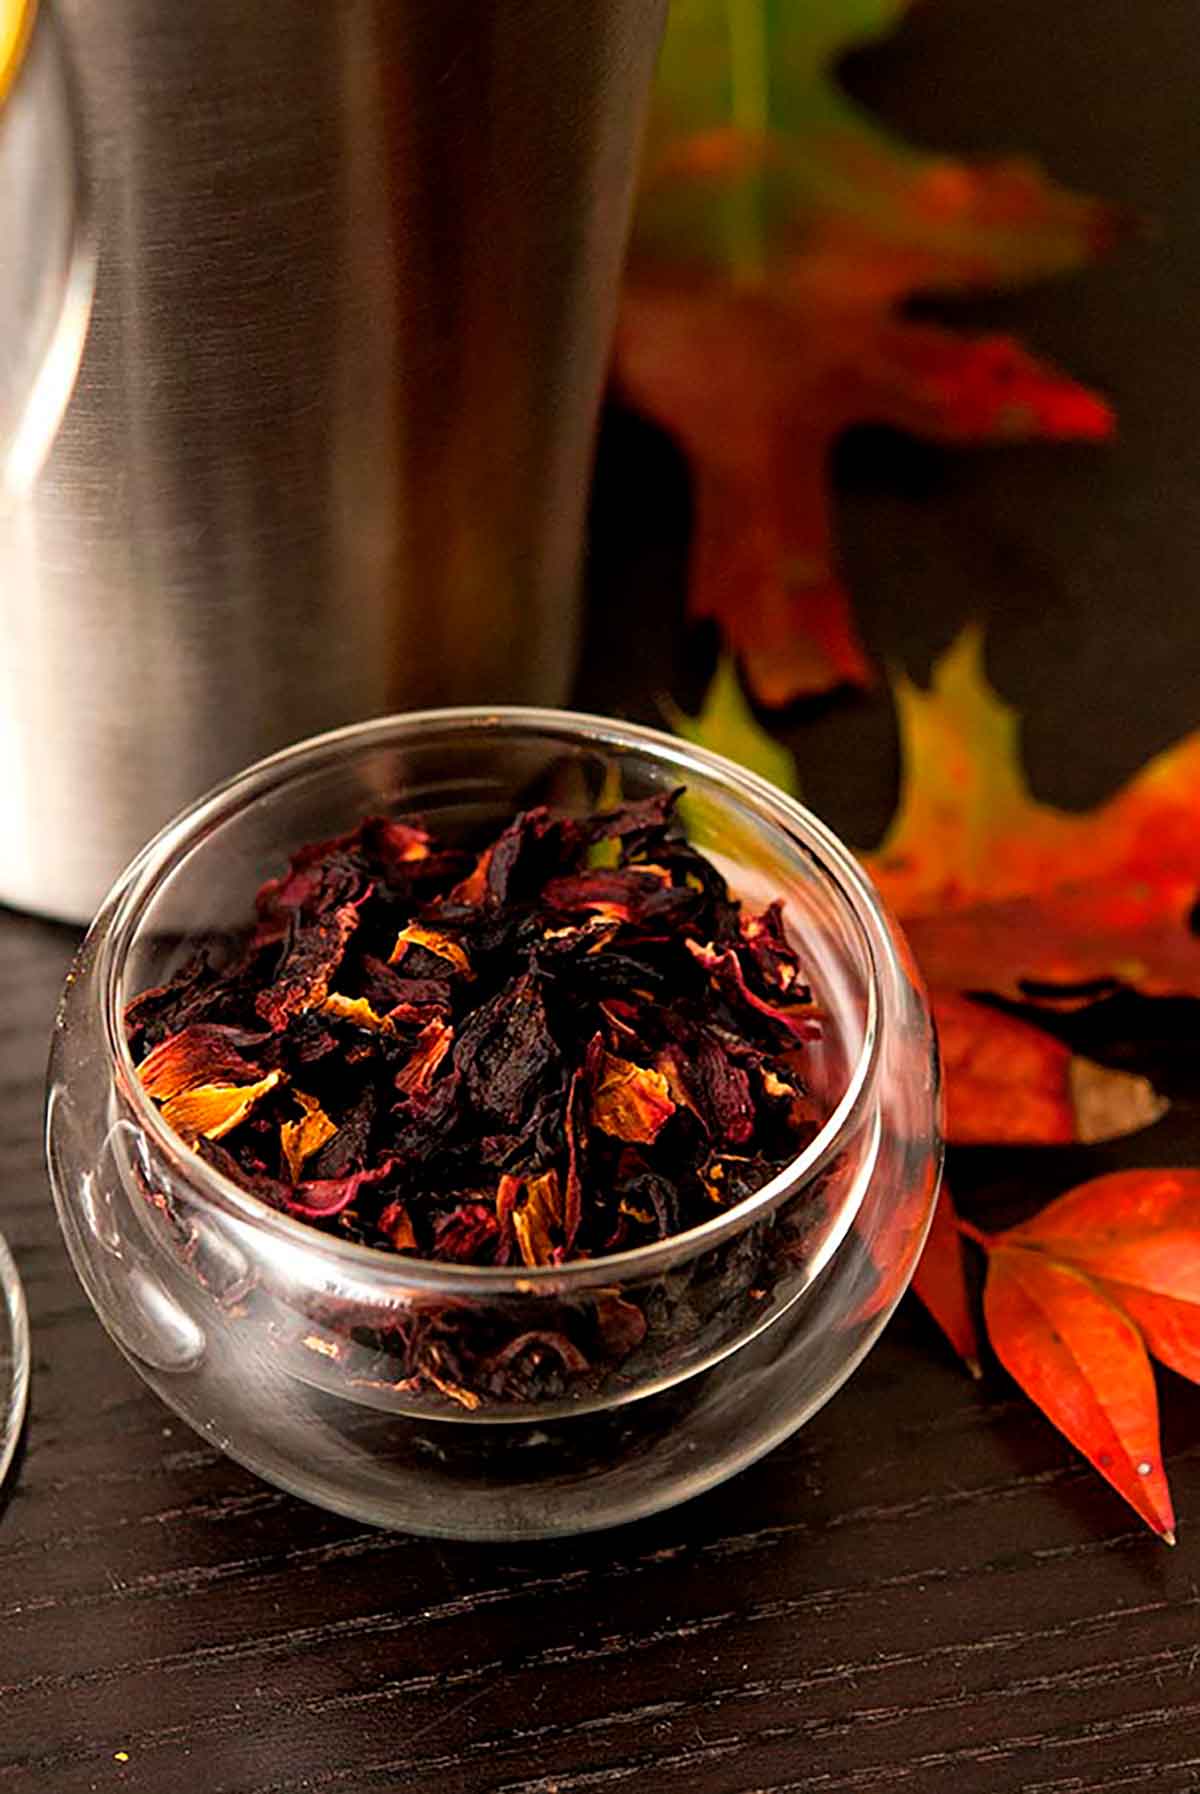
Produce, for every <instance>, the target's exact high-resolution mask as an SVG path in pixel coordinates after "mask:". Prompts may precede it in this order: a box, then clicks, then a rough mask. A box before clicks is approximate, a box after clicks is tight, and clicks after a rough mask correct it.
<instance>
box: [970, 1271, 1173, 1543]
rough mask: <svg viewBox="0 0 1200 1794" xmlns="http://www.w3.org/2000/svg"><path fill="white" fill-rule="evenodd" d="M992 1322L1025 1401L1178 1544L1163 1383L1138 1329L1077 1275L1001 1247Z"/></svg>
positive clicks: (990, 1301) (987, 1308) (988, 1294)
mask: <svg viewBox="0 0 1200 1794" xmlns="http://www.w3.org/2000/svg"><path fill="white" fill-rule="evenodd" d="M984 1313H985V1315H986V1317H987V1326H988V1334H989V1336H990V1338H991V1341H992V1344H993V1346H994V1347H995V1350H996V1355H997V1357H998V1358H999V1359H1000V1362H1001V1363H1002V1364H1003V1365H1004V1367H1005V1369H1006V1370H1007V1371H1008V1372H1009V1373H1010V1375H1011V1376H1012V1377H1013V1378H1015V1380H1016V1381H1017V1382H1018V1383H1019V1384H1020V1385H1021V1387H1022V1389H1024V1391H1025V1393H1026V1395H1028V1396H1030V1397H1031V1399H1032V1400H1033V1401H1035V1402H1036V1403H1037V1405H1038V1407H1039V1408H1041V1410H1042V1412H1043V1413H1044V1414H1046V1415H1047V1417H1048V1418H1049V1419H1050V1420H1052V1421H1053V1422H1054V1424H1055V1426H1056V1427H1057V1428H1058V1429H1059V1431H1060V1432H1062V1433H1065V1435H1066V1437H1067V1438H1068V1439H1069V1440H1070V1441H1071V1443H1072V1445H1074V1446H1075V1447H1076V1448H1077V1450H1079V1451H1081V1452H1082V1453H1083V1455H1084V1456H1085V1457H1086V1458H1087V1459H1088V1460H1089V1462H1090V1463H1092V1464H1094V1465H1095V1467H1096V1469H1097V1470H1099V1472H1100V1474H1101V1475H1102V1476H1105V1477H1107V1478H1108V1481H1109V1482H1110V1483H1111V1484H1112V1486H1113V1487H1114V1489H1116V1490H1117V1492H1118V1493H1119V1494H1121V1495H1123V1496H1124V1497H1125V1499H1126V1501H1128V1502H1129V1504H1130V1506H1131V1507H1133V1508H1134V1510H1135V1511H1136V1512H1137V1513H1138V1514H1140V1515H1141V1517H1142V1519H1143V1520H1145V1522H1146V1524H1147V1525H1148V1526H1150V1527H1152V1528H1153V1530H1154V1531H1155V1532H1157V1533H1160V1534H1161V1535H1162V1537H1163V1538H1164V1539H1166V1540H1167V1542H1168V1544H1174V1543H1175V1515H1174V1512H1173V1510H1172V1507H1171V1494H1170V1490H1169V1489H1168V1487H1167V1479H1166V1472H1165V1471H1164V1469H1163V1465H1162V1457H1161V1451H1160V1447H1159V1442H1158V1397H1157V1394H1156V1392H1155V1388H1154V1373H1153V1371H1152V1370H1151V1368H1150V1360H1149V1358H1148V1357H1147V1356H1146V1348H1145V1345H1144V1344H1143V1342H1142V1336H1141V1334H1140V1333H1139V1332H1138V1329H1137V1327H1136V1326H1135V1325H1134V1323H1133V1322H1132V1321H1131V1320H1130V1319H1129V1317H1128V1316H1127V1315H1125V1314H1123V1313H1122V1311H1121V1309H1120V1308H1119V1307H1118V1305H1117V1304H1116V1303H1115V1302H1114V1301H1113V1300H1112V1299H1111V1298H1110V1297H1109V1296H1108V1295H1107V1294H1106V1293H1105V1291H1104V1290H1103V1289H1102V1288H1100V1287H1099V1286H1098V1285H1097V1284H1096V1283H1094V1282H1093V1281H1092V1280H1091V1279H1090V1278H1088V1277H1085V1276H1083V1275H1082V1274H1081V1273H1080V1272H1078V1271H1076V1270H1074V1269H1072V1268H1071V1267H1070V1266H1069V1265H1065V1264H1060V1263H1058V1262H1057V1261H1056V1260H1054V1259H1052V1258H1049V1257H1045V1256H1043V1255H1041V1254H1040V1253H1037V1252H1031V1251H1023V1250H1021V1249H1019V1248H1010V1247H1005V1246H1002V1245H997V1246H996V1247H995V1248H994V1249H993V1250H992V1252H991V1254H990V1258H989V1263H988V1279H987V1285H986V1288H985V1290H984Z"/></svg>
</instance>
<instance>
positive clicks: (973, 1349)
mask: <svg viewBox="0 0 1200 1794" xmlns="http://www.w3.org/2000/svg"><path fill="white" fill-rule="evenodd" d="M912 1289H913V1294H914V1295H915V1296H917V1297H918V1299H919V1300H920V1301H921V1302H922V1303H923V1304H924V1306H925V1307H926V1308H927V1309H928V1310H929V1312H930V1314H931V1315H932V1316H933V1318H934V1320H935V1321H936V1322H937V1324H938V1326H939V1327H940V1328H941V1330H942V1332H943V1333H944V1334H945V1335H946V1338H947V1339H948V1340H949V1341H950V1344H951V1345H952V1346H953V1347H954V1349H955V1351H956V1352H957V1353H958V1355H959V1357H960V1358H961V1359H962V1361H963V1363H964V1364H965V1365H966V1367H967V1369H968V1370H969V1371H970V1373H971V1375H972V1376H973V1377H978V1376H979V1375H980V1374H981V1373H980V1368H979V1335H978V1332H977V1329H976V1326H975V1316H974V1314H973V1312H972V1309H971V1302H970V1298H969V1296H968V1294H967V1282H966V1276H965V1274H964V1270H963V1251H962V1237H961V1235H960V1233H959V1228H958V1216H957V1215H956V1214H955V1211H954V1199H953V1197H952V1196H951V1194H950V1191H949V1188H948V1186H947V1185H946V1184H943V1185H942V1187H941V1189H940V1191H939V1192H938V1199H937V1206H936V1207H935V1209H934V1211H933V1220H932V1222H931V1223H930V1228H929V1234H928V1237H927V1238H926V1241H925V1250H924V1251H923V1252H922V1254H921V1259H920V1263H919V1264H918V1265H917V1268H916V1271H915V1272H914V1274H913V1280H912Z"/></svg>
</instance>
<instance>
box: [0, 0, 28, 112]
mask: <svg viewBox="0 0 1200 1794" xmlns="http://www.w3.org/2000/svg"><path fill="white" fill-rule="evenodd" d="M33 10H34V0H0V102H3V99H4V96H5V94H6V93H7V92H8V90H9V88H10V87H11V86H12V83H13V79H14V77H15V75H16V72H17V70H18V69H19V68H20V66H21V57H22V56H23V55H24V53H25V45H26V43H27V42H28V39H29V33H30V31H31V30H32V28H33Z"/></svg>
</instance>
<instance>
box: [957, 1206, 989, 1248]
mask: <svg viewBox="0 0 1200 1794" xmlns="http://www.w3.org/2000/svg"><path fill="white" fill-rule="evenodd" d="M955 1225H956V1226H957V1228H958V1231H959V1232H960V1233H961V1234H963V1235H964V1237H965V1238H966V1239H968V1240H974V1242H975V1244H976V1245H977V1246H982V1247H983V1249H984V1251H985V1252H990V1251H991V1249H992V1245H993V1243H994V1242H993V1240H992V1236H991V1234H990V1233H984V1231H983V1229H982V1228H981V1227H976V1225H975V1223H974V1222H973V1221H967V1220H964V1218H963V1216H962V1215H957V1216H956V1217H955Z"/></svg>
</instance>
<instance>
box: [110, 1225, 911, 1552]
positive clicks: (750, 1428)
mask: <svg viewBox="0 0 1200 1794" xmlns="http://www.w3.org/2000/svg"><path fill="white" fill-rule="evenodd" d="M920 1237H921V1235H920V1233H919V1232H917V1233H914V1234H913V1235H912V1236H911V1238H910V1240H909V1242H908V1249H909V1251H910V1252H913V1253H915V1250H916V1247H917V1246H918V1244H919V1241H920ZM906 1256H907V1254H906ZM881 1293H884V1305H883V1306H882V1307H877V1306H876V1301H875V1298H876V1297H877V1296H878V1295H880V1294H881ZM898 1296H899V1287H897V1284H896V1283H895V1282H891V1283H890V1285H889V1287H888V1289H887V1290H886V1292H884V1286H883V1285H882V1284H881V1282H880V1279H879V1277H878V1273H877V1271H876V1269H875V1267H874V1262H873V1260H872V1259H871V1256H870V1253H869V1251H866V1250H864V1249H863V1242H862V1239H861V1237H859V1238H857V1239H855V1240H854V1241H852V1242H850V1243H848V1245H847V1246H846V1247H845V1248H844V1249H843V1251H842V1252H841V1253H840V1254H839V1255H838V1260H837V1261H835V1262H834V1263H833V1264H831V1266H830V1267H828V1268H827V1270H826V1272H825V1273H824V1275H823V1276H822V1277H821V1278H820V1279H819V1280H818V1282H817V1283H816V1284H815V1285H814V1286H813V1288H812V1289H810V1290H809V1291H808V1292H807V1293H806V1294H805V1295H804V1296H802V1297H801V1298H800V1299H799V1300H798V1301H796V1302H795V1303H794V1304H793V1305H792V1307H791V1308H790V1309H789V1310H788V1311H787V1312H786V1313H785V1314H783V1315H781V1316H780V1317H779V1319H778V1320H777V1321H776V1322H775V1323H774V1324H773V1325H772V1326H770V1327H768V1328H767V1329H766V1330H765V1331H764V1332H763V1333H761V1334H759V1335H758V1337H757V1338H755V1339H753V1340H752V1341H750V1342H749V1343H748V1344H746V1345H744V1346H742V1347H741V1348H740V1349H738V1350H737V1351H735V1352H732V1353H730V1354H729V1355H728V1356H727V1357H726V1358H725V1359H723V1360H722V1361H721V1362H720V1363H719V1364H717V1365H715V1366H713V1367H712V1368H710V1369H709V1370H707V1371H704V1372H701V1373H700V1374H698V1375H696V1376H694V1377H690V1378H688V1379H686V1380H685V1381H683V1382H681V1383H679V1384H676V1385H675V1386H674V1387H672V1388H669V1389H665V1390H662V1391H660V1392H658V1393H656V1394H653V1395H649V1396H645V1397H642V1398H641V1399H639V1400H635V1401H631V1402H626V1403H624V1404H622V1405H619V1406H613V1407H597V1408H593V1409H591V1410H589V1411H588V1412H585V1413H581V1414H578V1415H567V1416H561V1415H560V1416H555V1417H549V1418H545V1419H538V1420H530V1421H527V1420H517V1419H514V1420H511V1421H480V1420H478V1419H474V1418H469V1417H464V1418H463V1419H462V1420H455V1419H450V1418H443V1419H439V1418H435V1417H427V1416H421V1417H417V1416H413V1415H410V1414H404V1413H400V1412H395V1413H389V1412H387V1411H385V1410H382V1409H380V1408H378V1407H375V1406H374V1405H372V1406H367V1405H363V1404H360V1403H357V1402H354V1401H351V1400H348V1399H346V1398H345V1397H344V1396H340V1395H338V1394H335V1393H334V1392H332V1391H331V1390H330V1389H325V1388H317V1387H315V1386H313V1385H312V1384H310V1383H307V1382H303V1381H301V1380H299V1379H298V1378H296V1377H295V1376H294V1375H292V1374H291V1373H290V1372H287V1371H285V1370H282V1369H281V1370H279V1371H278V1373H277V1374H276V1375H275V1376H274V1377H273V1378H270V1380H268V1379H267V1378H266V1377H264V1374H263V1371H262V1367H261V1363H259V1364H258V1365H257V1366H256V1372H255V1391H254V1393H255V1408H254V1412H255V1421H254V1425H253V1427H247V1428H236V1426H235V1429H234V1430H233V1431H231V1432H230V1431H226V1430H225V1427H224V1426H223V1425H222V1423H221V1421H220V1420H217V1419H214V1418H212V1417H214V1416H225V1417H236V1416H237V1414H238V1413H239V1411H241V1409H242V1407H243V1405H244V1403H245V1400H246V1390H245V1388H244V1386H241V1387H239V1385H240V1384H242V1382H243V1378H244V1366H243V1365H242V1364H241V1362H240V1361H239V1359H238V1357H237V1356H236V1355H235V1354H230V1353H228V1352H225V1353H220V1354H214V1355H213V1356H211V1357H209V1358H206V1359H205V1360H204V1361H202V1362H201V1363H199V1364H196V1365H194V1366H193V1367H192V1368H190V1369H188V1370H182V1371H177V1372H173V1373H172V1372H169V1371H168V1372H164V1371H162V1370H161V1369H160V1368H158V1367H153V1366H149V1365H147V1364H146V1363H145V1362H144V1361H142V1360H140V1359H139V1358H138V1357H137V1356H136V1354H134V1353H131V1352H128V1351H127V1353H126V1355H127V1356H129V1357H130V1358H131V1361H132V1362H133V1364H134V1366H135V1368H136V1369H138V1370H139V1371H140V1373H141V1374H142V1376H143V1377H145V1378H146V1380H147V1381H148V1382H149V1383H150V1384H151V1386H152V1387H153V1388H154V1389H155V1390H156V1391H157V1393H158V1394H159V1395H160V1396H161V1397H162V1399H163V1400H164V1401H165V1402H166V1403H167V1404H168V1405H169V1406H170V1407H171V1408H173V1409H174V1410H175V1412H176V1413H178V1414H179V1415H180V1416H181V1417H182V1418H183V1419H184V1420H186V1421H188V1422H189V1423H190V1424H191V1425H192V1426H193V1427H194V1428H195V1429H196V1430H197V1431H198V1432H199V1433H200V1434H201V1435H202V1436H204V1437H207V1438H208V1439H209V1440H210V1441H211V1442H212V1443H213V1444H214V1445H216V1446H217V1447H219V1448H220V1449H221V1450H223V1451H225V1452H226V1453H227V1454H228V1455H229V1456H231V1457H233V1458H234V1459H236V1460H237V1461H238V1462H239V1463H241V1464H243V1465H245V1467H246V1468H247V1469H250V1470H253V1471H254V1472H256V1473H257V1474H258V1475H259V1476H261V1477H263V1478H264V1479H265V1480H266V1481H268V1482H271V1483H274V1484H276V1485H277V1486H279V1487H281V1488H284V1489H287V1490H288V1491H289V1492H290V1493H292V1494H294V1495H298V1496H300V1497H302V1498H303V1499H304V1500H306V1501H311V1502H314V1503H316V1504H317V1505H318V1506H321V1507H326V1508H330V1509H332V1510H333V1511H334V1512H336V1513H341V1514H347V1515H349V1516H351V1517H352V1518H354V1519H356V1520H361V1521H364V1522H366V1523H368V1524H370V1525H375V1526H382V1527H389V1528H395V1529H397V1530H400V1531H406V1532H415V1533H424V1534H428V1535H431V1536H437V1537H442V1538H457V1539H479V1540H486V1539H493V1540H497V1541H501V1540H510V1541H512V1540H521V1539H533V1538H541V1537H549V1536H553V1535H557V1534H566V1533H579V1532H589V1531H595V1530H598V1529H600V1528H603V1527H610V1526H619V1525H622V1524H624V1523H626V1522H628V1521H631V1520H636V1519H639V1518H641V1517H643V1516H645V1515H647V1514H652V1513H657V1512H659V1511H660V1510H661V1509H664V1508H668V1507H672V1506H674V1505H676V1504H678V1503H679V1502H682V1501H687V1500H690V1499H691V1498H692V1497H693V1496H696V1495H700V1494H703V1493H704V1491H705V1490H707V1489H710V1488H712V1487H714V1486H715V1485H716V1484H717V1483H720V1482H723V1481H724V1480H725V1479H726V1478H728V1477H730V1476H733V1475H736V1473H737V1472H738V1471H740V1470H743V1469H745V1468H746V1467H747V1466H748V1465H750V1464H752V1463H754V1462H755V1461H756V1460H757V1459H758V1458H760V1457H762V1456H763V1455H764V1454H765V1453H767V1452H769V1451H771V1450H772V1449H773V1448H774V1447H775V1446H776V1445H778V1444H779V1443H781V1441H783V1440H784V1439H786V1438H787V1437H788V1436H789V1434H791V1433H793V1432H795V1431H796V1429H797V1428H798V1427H800V1426H802V1425H803V1424H804V1422H805V1421H806V1420H808V1419H809V1418H810V1417H811V1415H812V1414H813V1413H815V1412H816V1410H817V1409H818V1408H820V1407H821V1406H822V1404H823V1403H824V1402H825V1401H826V1400H828V1398H829V1397H830V1396H831V1395H832V1394H833V1393H834V1391H835V1390H836V1389H837V1388H838V1387H839V1386H840V1384H841V1383H842V1382H843V1381H844V1380H845V1379H846V1378H847V1377H848V1376H849V1375H850V1373H851V1371H852V1370H853V1369H854V1367H855V1366H856V1365H857V1364H858V1362H859V1361H860V1360H861V1358H862V1357H863V1356H864V1354H865V1353H866V1352H867V1351H868V1350H869V1349H870V1347H871V1345H872V1344H873V1343H874V1341H875V1339H876V1338H877V1336H878V1334H879V1332H880V1330H881V1329H882V1327H883V1325H884V1323H885V1321H886V1320H887V1318H888V1315H889V1314H890V1312H891V1310H892V1307H893V1306H894V1304H895V1301H896V1300H897V1299H898ZM856 1311H857V1312H856Z"/></svg>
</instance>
